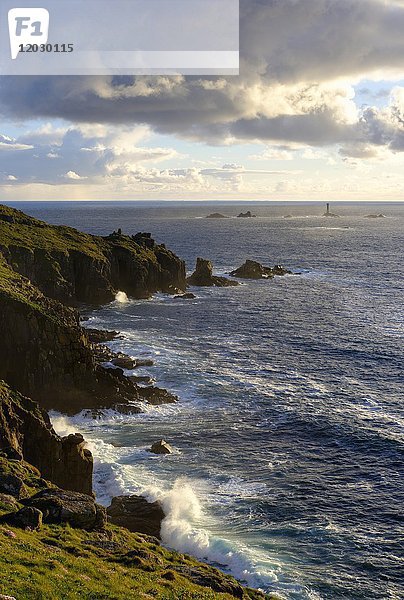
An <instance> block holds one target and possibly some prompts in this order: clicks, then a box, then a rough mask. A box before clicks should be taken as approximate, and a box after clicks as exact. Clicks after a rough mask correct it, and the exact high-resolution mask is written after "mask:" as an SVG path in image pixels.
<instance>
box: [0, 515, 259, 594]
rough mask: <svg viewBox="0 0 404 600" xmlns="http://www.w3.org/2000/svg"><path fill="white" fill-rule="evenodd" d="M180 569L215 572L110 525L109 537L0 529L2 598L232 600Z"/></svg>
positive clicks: (60, 529)
mask: <svg viewBox="0 0 404 600" xmlns="http://www.w3.org/2000/svg"><path fill="white" fill-rule="evenodd" d="M11 536H12V537H11ZM128 553H130V555H128ZM184 567H187V568H189V569H198V570H200V569H204V570H206V572H209V571H211V570H213V568H212V567H208V566H205V565H201V564H200V563H198V562H197V561H196V560H194V559H192V558H191V557H188V556H184V555H181V554H178V553H176V552H171V551H170V550H167V549H165V548H163V547H161V546H158V545H157V544H155V543H153V542H151V541H148V540H147V539H146V538H145V537H144V536H141V535H137V534H133V533H130V532H128V531H126V530H125V529H121V528H117V527H113V526H109V527H108V533H107V534H100V533H88V532H84V531H82V530H77V529H72V528H71V527H69V526H68V525H67V526H60V525H58V526H56V525H53V526H44V527H43V528H42V529H41V530H40V531H38V532H26V531H22V530H19V529H15V528H12V527H8V526H0V573H1V577H0V594H4V595H11V596H14V597H16V598H17V599H18V600H23V599H24V600H25V599H27V600H28V599H38V600H48V599H49V600H55V599H59V598H60V599H62V598H63V600H65V599H66V600H68V599H72V600H73V599H75V598H77V599H78V598H80V599H81V600H83V599H86V600H90V599H91V600H102V599H104V598H105V599H109V600H112V599H116V600H118V599H119V600H120V599H122V600H124V599H125V600H127V599H128V598H134V599H137V598H139V599H140V598H144V599H145V600H146V599H148V598H150V599H152V598H154V599H160V600H171V599H172V600H180V599H183V600H191V599H195V600H196V599H200V600H215V599H217V600H226V599H228V600H230V599H231V598H233V596H232V595H229V594H226V593H219V592H215V591H213V590H211V589H209V588H204V587H201V586H199V585H196V584H195V583H193V582H192V581H191V580H190V579H188V578H187V577H185V576H183V575H181V574H179V573H178V572H177V570H176V569H177V568H180V569H183V568H184ZM221 576H222V577H223V578H224V577H225V576H224V575H221ZM258 597H260V598H262V597H263V596H262V595H258V594H257V593H256V592H254V591H248V590H246V591H245V595H244V598H245V599H253V598H258Z"/></svg>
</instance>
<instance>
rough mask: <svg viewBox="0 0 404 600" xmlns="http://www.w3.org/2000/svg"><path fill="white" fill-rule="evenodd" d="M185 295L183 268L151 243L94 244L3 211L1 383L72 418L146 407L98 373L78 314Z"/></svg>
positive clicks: (130, 387) (122, 384)
mask: <svg viewBox="0 0 404 600" xmlns="http://www.w3.org/2000/svg"><path fill="white" fill-rule="evenodd" d="M185 286H186V282H185V264H184V263H183V261H181V260H180V259H179V258H178V257H176V256H175V255H174V254H173V253H172V252H170V251H169V250H167V249H166V248H165V246H164V245H157V244H156V243H155V242H154V240H153V239H152V238H151V236H150V234H137V235H136V236H132V237H129V236H124V235H122V234H118V233H114V234H112V235H111V236H109V237H107V238H102V237H97V236H91V235H87V234H84V233H81V232H79V231H76V230H75V229H72V228H69V227H56V226H52V225H47V224H46V223H43V222H42V221H38V220H36V219H33V218H31V217H29V216H27V215H25V214H24V213H22V212H20V211H17V210H15V209H12V208H8V207H5V206H0V339H1V344H0V378H3V379H4V380H6V381H7V382H8V383H10V384H11V385H12V386H13V387H14V388H16V389H17V390H18V391H20V392H22V393H23V394H26V395H28V396H31V397H32V398H33V399H34V400H36V401H38V402H40V403H41V405H42V406H44V407H46V408H55V409H59V410H63V411H64V412H70V413H74V412H77V411H78V410H81V409H82V408H95V407H107V406H114V405H116V404H127V403H128V402H129V403H130V402H132V401H136V400H139V399H140V390H139V388H138V387H137V386H136V385H135V384H134V383H133V382H129V380H121V381H117V378H116V377H114V376H113V374H111V373H108V372H107V371H105V370H103V369H102V368H100V367H99V366H98V365H97V364H96V362H95V358H94V352H93V346H92V344H91V343H90V342H89V340H88V337H87V334H86V332H85V331H84V330H83V329H82V328H81V327H80V324H79V315H78V313H77V311H76V310H74V308H72V306H74V305H76V304H78V303H80V302H86V303H92V304H93V303H95V304H98V303H101V302H108V301H111V300H113V299H114V297H115V294H116V292H117V291H118V290H121V291H124V292H126V293H127V294H128V295H130V296H133V297H136V298H140V297H147V296H149V295H150V294H152V293H153V292H157V291H166V292H173V293H175V292H177V291H179V290H183V289H185Z"/></svg>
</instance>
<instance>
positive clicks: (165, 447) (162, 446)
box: [149, 440, 173, 454]
mask: <svg viewBox="0 0 404 600" xmlns="http://www.w3.org/2000/svg"><path fill="white" fill-rule="evenodd" d="M149 452H153V454H172V453H173V449H172V447H171V446H170V444H168V443H167V442H166V441H165V440H160V441H159V442H155V443H154V444H153V445H152V447H151V448H150V450H149Z"/></svg>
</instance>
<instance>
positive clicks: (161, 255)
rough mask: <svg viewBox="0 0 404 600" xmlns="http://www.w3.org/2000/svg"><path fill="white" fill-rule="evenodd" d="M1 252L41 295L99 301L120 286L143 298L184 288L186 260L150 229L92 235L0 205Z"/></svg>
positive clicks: (72, 300) (111, 297)
mask: <svg viewBox="0 0 404 600" xmlns="http://www.w3.org/2000/svg"><path fill="white" fill-rule="evenodd" d="M0 253H1V254H2V255H3V257H4V258H5V260H6V261H7V263H8V264H9V265H10V266H11V267H12V269H13V270H14V271H16V272H18V273H20V274H21V275H23V276H24V277H27V278H28V279H29V280H30V281H31V283H32V284H33V285H35V286H36V287H37V288H39V289H40V290H41V291H42V292H43V293H44V294H45V295H47V296H49V297H51V298H53V299H56V300H59V301H61V302H63V303H65V304H70V305H75V304H77V303H78V302H85V303H88V304H103V303H106V302H110V301H112V300H114V298H115V295H116V293H117V292H118V291H123V292H125V293H126V294H127V295H128V296H133V297H135V298H147V297H149V296H150V295H151V294H153V293H155V292H158V291H161V292H168V293H175V292H178V291H179V290H184V289H185V264H184V262H183V261H181V260H180V259H179V258H178V257H177V256H175V254H173V253H172V252H170V251H169V250H167V248H166V247H165V246H164V244H156V242H155V241H154V240H153V239H152V237H151V235H150V234H144V233H140V234H137V235H135V236H127V235H122V234H116V233H114V234H112V235H110V236H108V237H99V236H92V235H89V234H85V233H81V232H79V231H77V230H76V229H73V228H71V227H62V226H52V225H48V224H46V223H44V222H42V221H38V220H37V219H33V218H31V217H28V216H27V215H25V214H24V213H22V212H20V211H17V210H15V209H12V208H8V207H5V206H1V205H0Z"/></svg>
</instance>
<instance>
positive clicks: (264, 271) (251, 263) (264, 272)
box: [230, 260, 292, 279]
mask: <svg viewBox="0 0 404 600" xmlns="http://www.w3.org/2000/svg"><path fill="white" fill-rule="evenodd" d="M291 274H292V271H288V269H285V268H284V267H282V266H281V265H276V266H275V267H264V266H263V265H261V264H260V263H259V262H256V261H255V260H246V262H245V263H244V264H243V265H241V267H239V268H238V269H236V270H235V271H232V272H231V273H230V275H231V276H232V277H238V278H239V279H272V278H273V277H275V275H277V276H283V275H291Z"/></svg>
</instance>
